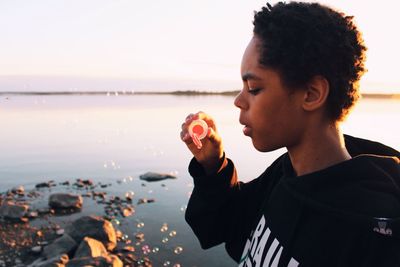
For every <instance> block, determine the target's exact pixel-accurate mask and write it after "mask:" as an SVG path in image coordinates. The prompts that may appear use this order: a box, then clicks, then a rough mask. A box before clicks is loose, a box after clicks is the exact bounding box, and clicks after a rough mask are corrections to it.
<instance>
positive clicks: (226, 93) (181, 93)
mask: <svg viewBox="0 0 400 267" xmlns="http://www.w3.org/2000/svg"><path fill="white" fill-rule="evenodd" d="M239 92H240V91H239V90H233V91H221V92H217V91H197V90H184V91H166V92H162V91H56V92H28V91H20V92H0V95H109V96H119V95H121V96H123V95H177V96H202V95H224V96H236V95H237V94H238V93H239ZM362 97H363V98H384V99H400V94H377V93H364V94H362Z"/></svg>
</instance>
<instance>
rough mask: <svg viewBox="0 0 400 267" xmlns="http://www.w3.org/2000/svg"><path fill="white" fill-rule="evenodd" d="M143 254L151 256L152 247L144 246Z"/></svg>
mask: <svg viewBox="0 0 400 267" xmlns="http://www.w3.org/2000/svg"><path fill="white" fill-rule="evenodd" d="M142 252H143V254H144V255H147V254H149V253H150V252H151V249H150V247H149V246H148V245H144V246H143V247H142Z"/></svg>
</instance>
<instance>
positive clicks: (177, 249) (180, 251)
mask: <svg viewBox="0 0 400 267" xmlns="http://www.w3.org/2000/svg"><path fill="white" fill-rule="evenodd" d="M182 251H183V248H182V247H176V248H175V249H174V253H175V254H181V253H182Z"/></svg>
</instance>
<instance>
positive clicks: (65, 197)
mask: <svg viewBox="0 0 400 267" xmlns="http://www.w3.org/2000/svg"><path fill="white" fill-rule="evenodd" d="M82 203H83V199H82V197H81V196H80V195H73V194H65V193H56V194H52V195H51V196H50V198H49V206H50V207H52V208H63V209H66V208H74V209H80V208H82Z"/></svg>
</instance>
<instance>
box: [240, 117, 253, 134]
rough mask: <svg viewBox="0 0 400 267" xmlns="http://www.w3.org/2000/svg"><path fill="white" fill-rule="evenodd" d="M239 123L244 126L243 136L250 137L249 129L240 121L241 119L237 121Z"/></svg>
mask: <svg viewBox="0 0 400 267" xmlns="http://www.w3.org/2000/svg"><path fill="white" fill-rule="evenodd" d="M239 123H240V124H242V125H244V127H243V134H244V135H246V136H250V134H251V127H250V126H249V125H247V124H246V123H245V122H244V121H242V120H241V119H239Z"/></svg>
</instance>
